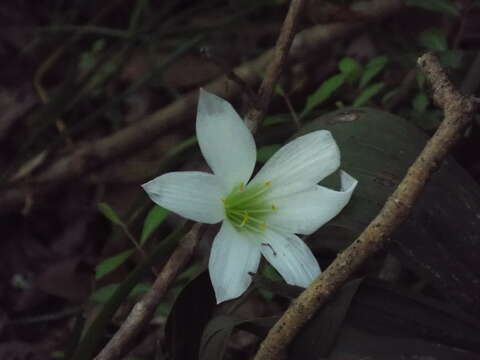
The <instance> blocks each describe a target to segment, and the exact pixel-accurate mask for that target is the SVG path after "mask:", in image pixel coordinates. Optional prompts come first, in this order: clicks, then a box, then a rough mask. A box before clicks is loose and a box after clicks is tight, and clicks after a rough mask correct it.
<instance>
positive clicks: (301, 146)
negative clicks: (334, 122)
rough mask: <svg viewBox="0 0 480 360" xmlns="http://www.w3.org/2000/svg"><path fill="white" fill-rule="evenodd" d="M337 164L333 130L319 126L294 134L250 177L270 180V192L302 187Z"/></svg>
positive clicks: (255, 181)
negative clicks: (319, 128) (294, 137)
mask: <svg viewBox="0 0 480 360" xmlns="http://www.w3.org/2000/svg"><path fill="white" fill-rule="evenodd" d="M339 165H340V151H339V150H338V146H337V143H336V142H335V140H334V139H333V137H332V134H331V133H330V132H329V131H326V130H319V131H314V132H312V133H309V134H307V135H304V136H301V137H298V138H296V139H295V140H293V141H291V142H289V143H288V144H286V145H285V146H283V147H282V148H281V149H280V150H278V151H277V152H276V153H275V154H274V155H273V156H272V157H271V158H270V159H269V160H268V161H267V163H266V164H265V165H264V166H263V168H262V169H260V171H259V172H258V174H257V175H256V176H255V178H254V179H253V180H252V181H251V183H252V184H261V183H264V182H270V181H271V182H272V186H271V190H270V193H271V195H272V196H282V195H288V194H294V193H295V192H299V191H303V190H306V189H308V188H310V187H311V186H312V185H314V184H317V183H318V182H319V181H320V180H322V179H323V178H324V177H326V176H328V175H330V174H331V173H332V172H333V171H335V170H336V169H337V168H338V167H339Z"/></svg>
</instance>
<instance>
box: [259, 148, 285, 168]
mask: <svg viewBox="0 0 480 360" xmlns="http://www.w3.org/2000/svg"><path fill="white" fill-rule="evenodd" d="M280 148H281V145H279V144H273V145H265V146H262V147H260V148H259V149H258V150H257V161H258V162H259V163H266V162H267V160H268V159H270V158H271V157H272V155H273V154H275V153H276V152H277V150H278V149H280Z"/></svg>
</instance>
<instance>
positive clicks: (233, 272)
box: [208, 221, 260, 304]
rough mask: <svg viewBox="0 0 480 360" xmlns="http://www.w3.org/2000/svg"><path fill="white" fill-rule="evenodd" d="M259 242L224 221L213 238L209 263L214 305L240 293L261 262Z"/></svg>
mask: <svg viewBox="0 0 480 360" xmlns="http://www.w3.org/2000/svg"><path fill="white" fill-rule="evenodd" d="M259 246H260V245H259V243H258V242H256V241H253V240H252V239H250V238H248V237H246V236H245V235H244V233H240V232H238V231H237V230H235V229H234V228H233V226H232V225H230V223H229V222H228V221H224V222H223V224H222V227H221V229H220V232H219V233H218V234H217V236H216V237H215V239H214V240H213V245H212V251H211V253H210V260H209V263H208V270H209V272H210V279H211V280H212V284H213V289H214V290H215V296H216V298H217V304H219V303H221V302H222V301H226V300H230V299H233V298H236V297H238V296H240V295H242V294H243V292H244V291H245V290H246V289H247V288H248V286H249V285H250V283H251V282H252V277H251V275H249V272H252V273H254V272H256V271H257V269H258V264H259V262H260V249H259Z"/></svg>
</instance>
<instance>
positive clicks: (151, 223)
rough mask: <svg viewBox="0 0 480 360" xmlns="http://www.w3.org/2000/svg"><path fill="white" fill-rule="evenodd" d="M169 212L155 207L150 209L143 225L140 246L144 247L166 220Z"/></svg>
mask: <svg viewBox="0 0 480 360" xmlns="http://www.w3.org/2000/svg"><path fill="white" fill-rule="evenodd" d="M168 214H169V211H168V210H166V209H164V208H162V207H160V206H157V205H155V206H154V207H152V208H151V209H150V211H149V212H148V214H147V216H146V217H145V221H144V223H143V230H142V237H141V238H140V245H143V244H144V243H145V241H147V239H148V238H149V237H150V235H151V234H152V233H153V232H154V231H155V230H156V229H158V227H159V226H160V225H161V224H162V222H163V221H164V220H165V219H166V217H167V215H168Z"/></svg>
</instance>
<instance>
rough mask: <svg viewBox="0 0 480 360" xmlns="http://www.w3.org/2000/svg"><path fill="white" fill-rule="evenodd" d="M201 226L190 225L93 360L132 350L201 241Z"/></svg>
mask: <svg viewBox="0 0 480 360" xmlns="http://www.w3.org/2000/svg"><path fill="white" fill-rule="evenodd" d="M200 226H201V224H195V225H193V227H192V229H191V230H190V231H189V232H188V233H187V234H186V235H185V237H184V238H183V239H182V240H181V241H180V244H179V245H178V247H177V248H176V249H175V251H174V253H173V254H172V256H170V259H168V261H167V263H166V264H165V266H164V267H163V269H162V271H161V272H160V274H159V275H158V276H157V279H156V280H155V282H154V283H153V286H152V288H151V289H150V290H149V291H148V292H147V293H146V294H145V295H144V296H143V297H142V299H141V300H140V301H139V302H137V303H136V304H135V306H134V307H133V309H132V311H130V314H129V315H128V317H127V318H126V319H125V321H124V322H123V324H122V326H121V327H120V329H118V331H117V332H116V333H115V335H114V336H113V337H112V338H111V339H110V340H109V342H108V343H107V344H106V345H105V347H104V348H103V349H102V351H100V353H99V354H98V355H97V356H96V357H95V360H115V359H121V358H123V357H124V356H125V355H126V353H127V352H128V351H129V350H130V349H131V347H132V345H133V341H134V340H135V337H136V336H137V335H138V334H139V332H140V331H141V330H142V329H143V327H144V326H145V325H147V324H148V323H149V322H150V320H151V318H152V317H153V315H154V313H155V310H156V309H157V306H158V305H159V304H160V301H161V300H162V298H163V296H164V295H165V294H166V292H167V290H168V288H169V287H170V285H171V284H172V282H173V281H174V280H175V278H176V276H177V274H178V272H179V271H180V270H181V269H182V268H183V267H184V266H185V264H186V263H187V262H188V261H189V260H190V258H191V256H192V254H193V251H194V249H195V247H196V245H197V243H198V239H199V238H200V233H199V229H200Z"/></svg>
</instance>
